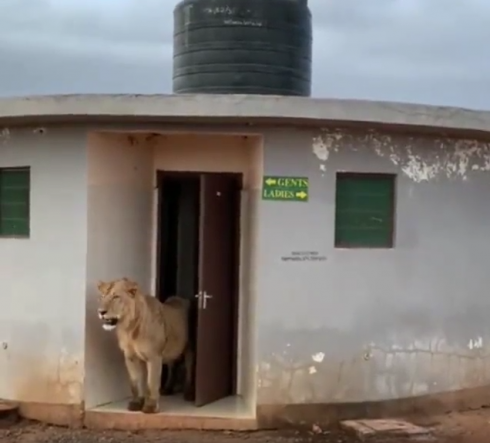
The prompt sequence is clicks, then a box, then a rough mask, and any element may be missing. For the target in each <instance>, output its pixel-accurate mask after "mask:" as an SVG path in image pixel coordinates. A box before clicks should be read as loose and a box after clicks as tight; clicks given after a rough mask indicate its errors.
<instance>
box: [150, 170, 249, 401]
mask: <svg viewBox="0 0 490 443" xmlns="http://www.w3.org/2000/svg"><path fill="white" fill-rule="evenodd" d="M202 174H219V175H222V176H227V177H231V178H234V180H235V181H236V185H237V187H236V192H237V194H238V195H237V199H236V207H235V208H234V211H235V216H234V218H235V220H234V221H235V233H234V234H235V240H234V248H233V249H234V250H233V257H234V266H233V267H234V276H233V291H232V297H233V313H232V317H233V349H232V355H233V360H232V374H231V375H232V381H233V383H232V392H233V395H236V394H237V389H238V386H239V384H240V383H239V381H238V375H239V373H240V372H241V371H239V369H238V366H239V361H238V359H239V349H238V346H239V344H240V343H241V342H242V340H240V337H239V329H240V328H239V318H240V301H241V300H240V296H241V288H240V270H241V263H240V258H241V248H242V244H241V241H242V232H241V219H242V217H243V214H242V206H241V203H240V194H241V191H242V190H243V181H244V180H243V173H241V172H227V171H225V172H220V171H175V170H165V169H158V170H157V171H156V191H157V202H156V204H157V210H156V225H155V230H156V232H155V234H156V235H155V237H154V238H155V240H156V242H155V245H154V247H155V248H156V251H155V262H154V268H155V269H154V272H155V274H154V275H155V285H154V287H155V297H158V295H159V294H160V289H161V285H162V276H161V272H160V270H161V269H162V264H163V260H164V258H163V257H162V254H161V252H162V232H161V229H160V227H161V224H162V218H163V207H164V205H163V197H164V192H162V184H163V179H164V178H166V177H172V178H184V177H199V176H200V175H202Z"/></svg>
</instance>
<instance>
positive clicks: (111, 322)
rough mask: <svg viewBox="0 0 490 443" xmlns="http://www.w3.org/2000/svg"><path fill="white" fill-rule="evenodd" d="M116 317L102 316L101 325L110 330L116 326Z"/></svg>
mask: <svg viewBox="0 0 490 443" xmlns="http://www.w3.org/2000/svg"><path fill="white" fill-rule="evenodd" d="M117 322H118V319H117V318H103V319H102V327H103V328H104V329H105V330H106V331H112V330H113V329H115V327H116V326H117Z"/></svg>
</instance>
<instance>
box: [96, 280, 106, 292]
mask: <svg viewBox="0 0 490 443" xmlns="http://www.w3.org/2000/svg"><path fill="white" fill-rule="evenodd" d="M108 286H109V283H106V282H104V281H102V280H99V281H98V282H97V290H98V291H99V292H100V293H101V294H105V293H106V291H107V287H108Z"/></svg>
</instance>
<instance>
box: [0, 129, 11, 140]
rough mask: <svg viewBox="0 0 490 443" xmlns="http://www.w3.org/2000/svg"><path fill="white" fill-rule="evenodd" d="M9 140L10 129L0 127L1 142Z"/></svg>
mask: <svg viewBox="0 0 490 443" xmlns="http://www.w3.org/2000/svg"><path fill="white" fill-rule="evenodd" d="M9 140H10V129H9V128H2V129H1V130H0V141H1V142H2V144H4V143H7V142H8V141H9Z"/></svg>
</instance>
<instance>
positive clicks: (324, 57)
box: [0, 0, 490, 109]
mask: <svg viewBox="0 0 490 443" xmlns="http://www.w3.org/2000/svg"><path fill="white" fill-rule="evenodd" d="M176 3H177V1H175V0H0V60H1V61H0V66H1V69H0V80H1V81H0V96H21V95H34V94H36V95H37V94H76V93H140V94H158V93H170V92H171V83H172V27H173V8H174V6H175V4H176ZM309 6H310V9H311V11H312V14H313V27H314V40H313V91H312V95H313V96H314V97H330V98H349V99H368V100H389V101H402V102H415V103H427V104H433V105H449V106H462V107H469V108H477V109H490V49H489V46H488V45H489V43H488V42H490V1H489V0H464V1H463V0H369V1H367V0H309Z"/></svg>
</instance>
